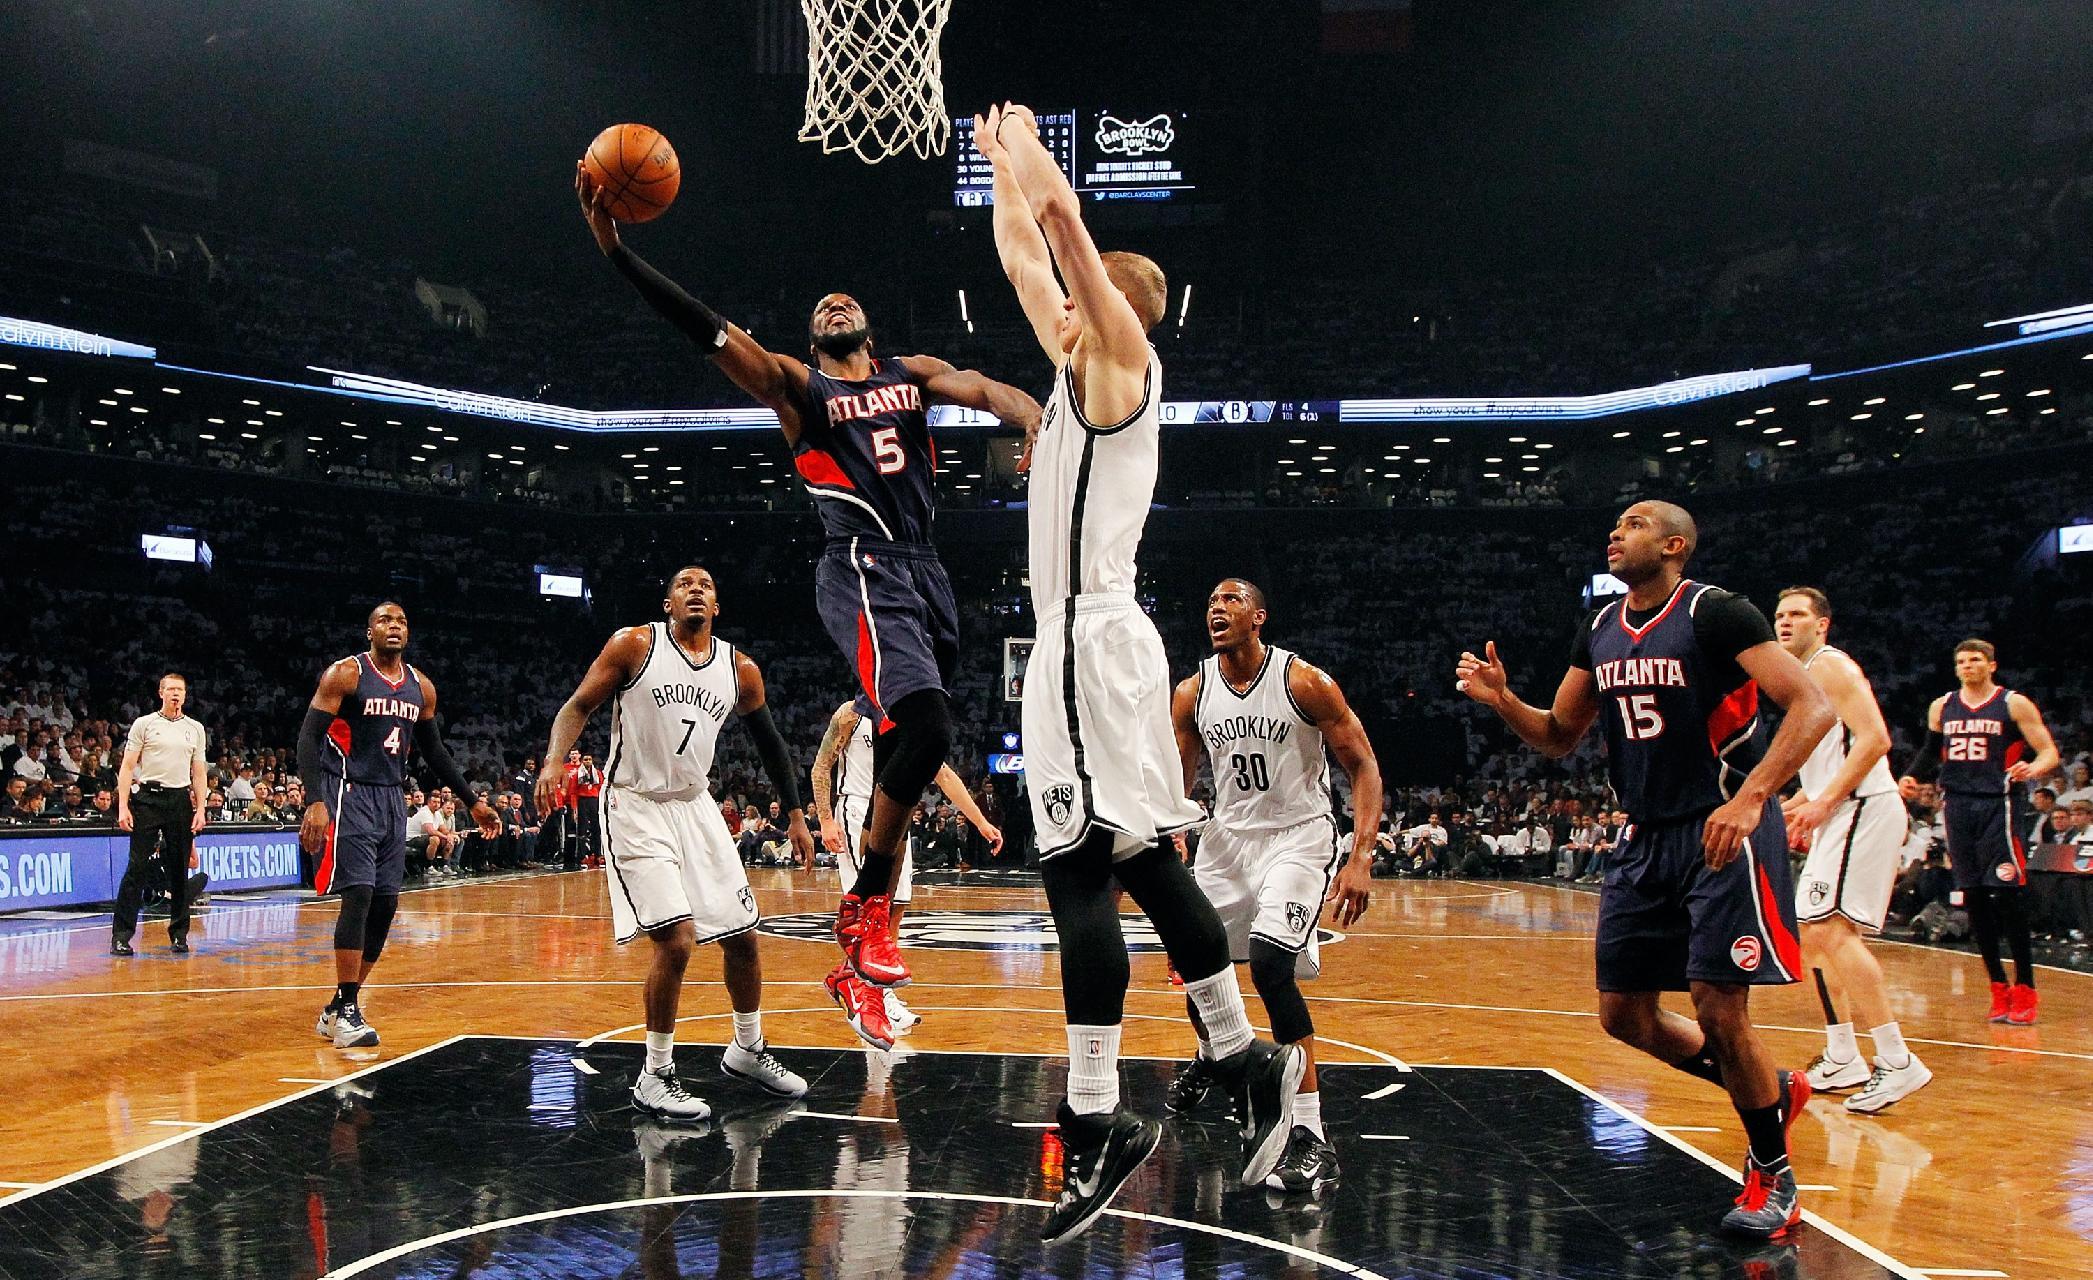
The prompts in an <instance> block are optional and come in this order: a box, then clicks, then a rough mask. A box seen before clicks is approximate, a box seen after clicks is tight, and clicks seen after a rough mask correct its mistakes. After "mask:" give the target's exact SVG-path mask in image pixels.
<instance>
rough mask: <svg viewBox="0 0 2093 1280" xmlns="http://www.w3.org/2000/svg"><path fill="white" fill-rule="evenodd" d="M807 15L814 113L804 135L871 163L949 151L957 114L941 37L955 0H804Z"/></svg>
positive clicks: (802, 131) (828, 149)
mask: <svg viewBox="0 0 2093 1280" xmlns="http://www.w3.org/2000/svg"><path fill="white" fill-rule="evenodd" d="M800 9H801V10H802V11H803V12H804V13H805V14H806V15H807V115H806V119H805V120H804V121H802V122H801V124H800V127H799V140H800V141H801V142H819V143H820V144H821V149H822V151H824V152H833V151H851V152H855V153H856V154H857V157H858V159H860V160H863V161H864V162H865V163H867V164H878V163H879V162H880V161H882V160H884V159H886V158H887V157H888V156H893V155H899V154H900V153H901V152H902V151H903V150H913V151H914V152H915V153H916V155H917V157H918V158H920V159H924V160H928V159H929V158H930V157H931V156H934V155H943V154H944V153H945V144H946V142H948V141H949V140H950V139H951V137H952V121H951V118H950V117H948V116H947V115H946V114H945V83H944V80H943V78H942V67H941V65H940V63H939V61H938V38H939V37H940V36H942V35H943V34H944V31H945V19H946V18H948V17H950V16H951V14H952V0H800Z"/></svg>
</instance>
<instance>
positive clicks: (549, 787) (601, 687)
mask: <svg viewBox="0 0 2093 1280" xmlns="http://www.w3.org/2000/svg"><path fill="white" fill-rule="evenodd" d="M653 638H654V629H653V628H652V627H625V628H622V629H620V630H619V631H618V632H617V633H616V634H614V635H612V636H611V638H610V639H609V641H607V642H606V643H605V644H604V646H603V652H601V653H599V654H597V655H596V660H595V661H594V662H592V663H590V664H589V670H588V673H587V674H585V675H583V676H582V678H581V683H580V684H579V685H577V686H576V687H575V690H574V694H573V696H572V697H570V698H568V699H567V701H566V703H565V704H564V705H562V706H561V707H560V710H559V714H558V715H556V716H554V717H553V718H552V733H551V736H550V738H549V739H548V741H547V742H546V745H545V756H544V760H545V763H544V765H543V766H541V767H540V768H539V770H538V778H537V781H536V782H535V783H533V784H532V787H531V794H532V799H533V800H534V801H535V802H536V804H537V806H538V812H539V813H551V812H552V811H553V810H555V809H558V808H560V791H561V789H562V788H563V787H564V786H565V784H566V780H567V766H566V759H567V752H568V751H570V750H572V749H573V747H574V744H575V743H576V742H577V741H579V740H580V739H581V731H582V729H583V728H585V727H586V726H587V725H588V723H589V717H590V716H591V715H593V714H595V711H596V708H598V707H600V706H602V705H603V704H604V702H605V701H606V700H608V699H609V698H610V696H611V695H612V694H614V693H616V692H617V691H618V690H619V689H620V688H622V687H624V685H625V684H626V683H627V682H628V681H630V680H631V679H632V678H633V677H634V676H635V675H637V674H639V671H640V668H642V667H644V666H645V665H646V664H647V651H648V649H649V648H650V647H651V646H652V644H653Z"/></svg>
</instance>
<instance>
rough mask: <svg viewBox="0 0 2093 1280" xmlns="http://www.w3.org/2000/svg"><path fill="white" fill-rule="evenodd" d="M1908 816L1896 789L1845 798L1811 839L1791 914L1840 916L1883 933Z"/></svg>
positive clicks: (1817, 917) (1808, 918) (1820, 917)
mask: <svg viewBox="0 0 2093 1280" xmlns="http://www.w3.org/2000/svg"><path fill="white" fill-rule="evenodd" d="M1909 826H1910V819H1909V817H1908V816H1907V815H1906V813H1905V811H1904V801H1903V800H1902V799H1901V798H1900V797H1899V796H1898V795H1897V793H1896V792H1894V791H1885V792H1883V793H1882V794H1880V795H1873V796H1867V797H1865V798H1862V799H1849V800H1848V801H1846V803H1844V804H1842V805H1840V806H1839V807H1838V808H1837V809H1834V810H1833V811H1832V815H1831V817H1830V818H1828V819H1826V820H1825V823H1824V825H1823V826H1822V827H1819V828H1818V829H1817V831H1816V832H1815V833H1814V834H1813V835H1812V836H1811V837H1810V851H1809V856H1807V857H1806V858H1804V859H1803V863H1802V874H1801V875H1799V876H1797V877H1796V878H1795V918H1796V919H1797V920H1799V921H1803V922H1808V921H1812V920H1826V919H1829V918H1830V917H1832V916H1834V915H1840V916H1844V917H1846V918H1847V919H1848V920H1851V921H1852V922H1853V923H1855V924H1857V925H1859V926H1860V927H1861V928H1863V929H1865V930H1867V931H1868V932H1869V933H1880V932H1882V925H1883V921H1884V919H1885V918H1886V917H1887V916H1888V914H1889V906H1890V891H1891V889H1893V888H1894V887H1895V885H1896V881H1897V868H1898V864H1899V863H1900V862H1901V861H1902V859H1903V856H1904V838H1905V836H1906V835H1907V834H1908V828H1909Z"/></svg>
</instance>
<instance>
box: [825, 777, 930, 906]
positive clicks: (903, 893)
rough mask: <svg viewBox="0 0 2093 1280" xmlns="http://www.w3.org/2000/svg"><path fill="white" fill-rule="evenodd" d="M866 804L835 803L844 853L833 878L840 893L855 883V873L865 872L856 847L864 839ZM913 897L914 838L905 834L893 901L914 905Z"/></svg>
mask: <svg viewBox="0 0 2093 1280" xmlns="http://www.w3.org/2000/svg"><path fill="white" fill-rule="evenodd" d="M866 808H867V802H866V801H863V800H860V799H859V798H858V797H856V796H843V797H841V798H839V799H838V800H837V801H836V821H837V822H840V823H842V824H843V852H841V853H839V854H837V855H836V876H837V878H838V879H839V880H840V881H841V882H842V886H843V887H842V890H841V892H843V893H849V892H850V886H852V885H854V884H856V883H857V882H858V872H860V871H862V870H864V869H865V855H864V851H863V850H861V849H860V848H859V847H858V845H859V842H861V841H862V840H864V838H865V820H866V816H867V815H866ZM915 897H916V838H915V837H914V836H912V835H906V834H904V835H903V836H902V837H901V878H900V879H899V880H896V881H895V882H894V901H895V902H897V903H905V902H913V901H915Z"/></svg>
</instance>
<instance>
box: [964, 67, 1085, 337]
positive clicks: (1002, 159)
mask: <svg viewBox="0 0 2093 1280" xmlns="http://www.w3.org/2000/svg"><path fill="white" fill-rule="evenodd" d="M1010 118H1011V119H1015V116H1014V115H1013V116H1012V117H1010ZM1004 120H1005V116H1004V114H1003V109H1002V108H1001V107H990V108H989V109H988V114H986V115H985V116H975V117H974V145H975V146H976V147H978V148H980V151H981V155H982V158H983V159H985V160H987V161H988V162H989V164H990V165H991V166H992V167H993V168H994V170H995V200H996V205H995V231H996V256H997V257H998V258H1000V259H1002V261H1003V274H1004V275H1005V276H1007V277H1008V278H1009V280H1010V284H1011V287H1012V288H1014V289H1016V290H1017V301H1018V305H1019V306H1020V307H1022V308H1023V309H1024V312H1025V319H1026V320H1027V321H1029V322H1030V323H1031V325H1032V336H1033V337H1035V338H1038V339H1039V346H1040V348H1041V350H1043V351H1045V352H1046V354H1047V359H1049V360H1052V361H1053V362H1054V363H1055V364H1057V365H1058V364H1060V363H1061V361H1062V358H1063V355H1062V351H1061V316H1062V314H1063V312H1064V311H1065V310H1066V308H1067V303H1068V295H1067V294H1064V293H1063V292H1061V282H1060V281H1059V280H1058V279H1056V278H1055V277H1054V259H1053V255H1052V254H1051V253H1050V252H1049V251H1048V249H1047V242H1046V237H1045V236H1043V235H1041V234H1040V232H1039V223H1038V222H1037V221H1036V220H1035V219H1034V216H1033V213H1032V206H1031V204H1030V203H1028V202H1027V201H1026V200H1025V191H1024V188H1023V187H1021V186H1020V185H1018V180H1017V172H1016V170H1014V169H1012V168H1011V166H1010V153H1009V151H1007V150H1006V149H1005V148H1004V146H1003V143H1002V141H1001V140H1000V139H998V138H997V137H996V133H997V131H998V130H999V129H1001V128H1002V127H1003V124H1004ZM1013 127H1017V126H1013Z"/></svg>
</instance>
